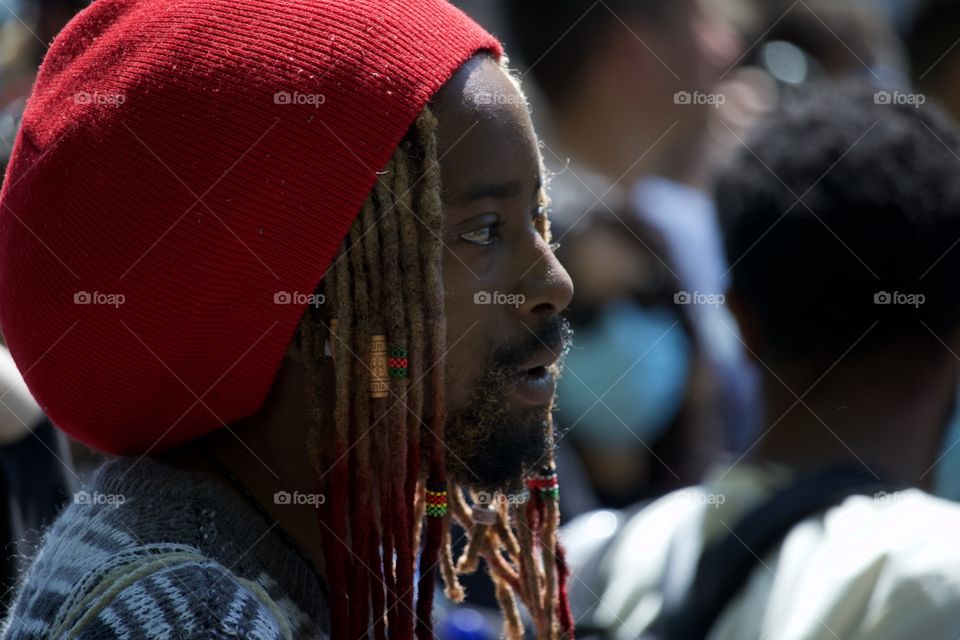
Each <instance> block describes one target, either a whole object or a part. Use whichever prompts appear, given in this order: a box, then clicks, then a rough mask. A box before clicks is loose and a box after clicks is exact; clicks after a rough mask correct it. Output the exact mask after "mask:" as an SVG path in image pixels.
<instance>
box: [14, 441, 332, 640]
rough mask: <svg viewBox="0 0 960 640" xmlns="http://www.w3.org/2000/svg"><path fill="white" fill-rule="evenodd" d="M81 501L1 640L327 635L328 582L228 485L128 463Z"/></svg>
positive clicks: (52, 530)
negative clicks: (227, 486)
mask: <svg viewBox="0 0 960 640" xmlns="http://www.w3.org/2000/svg"><path fill="white" fill-rule="evenodd" d="M77 496H78V497H77V498H76V499H75V500H74V501H73V503H71V504H70V505H69V506H68V507H67V508H66V509H64V511H63V512H62V513H61V514H60V515H59V516H58V518H57V519H56V520H55V521H54V522H53V523H52V524H51V525H50V527H49V528H48V530H47V531H46V532H45V533H44V536H43V541H42V543H41V544H40V546H39V547H38V551H37V553H36V556H35V558H34V559H33V561H32V563H31V564H30V567H29V568H28V570H27V571H26V572H25V573H24V575H23V576H22V578H21V581H20V583H19V584H18V586H17V595H16V598H15V600H14V603H13V606H12V607H11V610H10V613H9V615H8V618H7V620H6V621H5V623H4V625H3V627H2V631H0V639H2V640H21V639H27V638H31V639H32V638H44V639H45V638H57V639H59V638H72V639H73V638H76V639H77V640H106V639H111V640H115V639H125V640H126V639H129V640H141V639H143V640H154V639H157V640H159V639H161V638H162V639H167V640H179V639H181V638H204V639H210V640H213V639H220V638H244V639H248V638H249V639H266V640H274V639H277V640H279V639H281V638H284V639H286V638H290V639H297V640H299V639H311V640H313V639H320V638H327V637H328V635H327V634H328V633H329V631H328V629H329V620H328V614H327V610H326V606H325V602H326V600H327V599H326V586H325V585H324V583H323V581H322V579H321V578H320V577H319V576H318V575H317V574H316V573H315V571H314V570H313V568H312V567H310V566H309V565H308V564H307V563H306V562H305V561H304V560H303V559H302V558H301V557H300V556H299V555H298V554H297V553H296V552H294V551H293V550H292V549H291V548H290V547H288V546H287V545H286V544H285V543H284V542H283V541H282V540H281V539H280V538H279V537H278V535H277V533H276V531H275V527H276V525H274V524H273V523H270V522H267V521H266V520H265V519H264V517H263V516H261V515H260V514H259V513H258V512H257V511H256V510H255V509H254V508H253V507H252V506H251V505H249V504H248V503H247V502H246V501H245V500H243V499H242V498H241V497H239V496H238V495H236V494H234V493H232V492H231V491H230V490H229V489H227V488H226V487H222V486H220V485H218V484H216V483H213V482H211V481H209V480H208V479H206V478H205V477H203V476H201V475H199V474H196V473H193V472H189V471H184V470H181V469H177V468H174V467H171V466H168V465H166V464H163V463H160V462H158V461H156V460H154V459H152V458H149V457H142V458H138V457H120V458H116V459H114V460H111V461H109V462H107V463H105V464H104V465H102V466H101V467H100V468H99V469H98V470H97V471H96V472H95V474H94V475H93V477H92V480H91V482H90V483H89V486H87V487H85V488H84V490H83V491H81V492H80V493H78V494H77Z"/></svg>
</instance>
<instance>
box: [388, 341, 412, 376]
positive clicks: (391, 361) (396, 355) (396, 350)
mask: <svg viewBox="0 0 960 640" xmlns="http://www.w3.org/2000/svg"><path fill="white" fill-rule="evenodd" d="M407 364H408V361H407V350H406V349H404V348H402V347H393V348H392V349H390V357H389V358H388V359H387V368H388V373H389V374H390V377H391V378H406V377H407Z"/></svg>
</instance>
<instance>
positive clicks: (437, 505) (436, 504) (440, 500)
mask: <svg viewBox="0 0 960 640" xmlns="http://www.w3.org/2000/svg"><path fill="white" fill-rule="evenodd" d="M426 511H427V515H428V516H433V517H435V518H442V517H443V516H445V515H446V514H447V490H446V489H444V488H440V487H434V488H433V489H429V488H428V489H427V509H426Z"/></svg>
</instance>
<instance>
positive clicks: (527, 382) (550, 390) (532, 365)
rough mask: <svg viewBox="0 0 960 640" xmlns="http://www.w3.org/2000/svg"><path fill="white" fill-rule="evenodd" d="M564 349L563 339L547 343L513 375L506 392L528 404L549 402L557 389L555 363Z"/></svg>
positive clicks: (535, 404) (534, 404)
mask: <svg viewBox="0 0 960 640" xmlns="http://www.w3.org/2000/svg"><path fill="white" fill-rule="evenodd" d="M562 350H563V345H562V341H557V342H554V343H552V344H550V345H545V346H544V348H543V349H542V350H541V351H539V352H538V353H537V354H536V355H535V356H533V357H531V358H530V359H529V360H527V361H526V362H525V363H524V364H523V365H522V366H521V367H519V368H518V369H517V370H516V372H515V374H514V375H513V376H511V380H510V382H509V383H508V385H507V390H506V394H507V395H508V396H511V397H514V398H516V399H517V400H519V401H520V403H521V404H524V405H528V406H537V405H544V404H547V403H549V402H550V400H551V399H553V396H554V393H555V392H556V390H557V376H556V368H555V367H554V366H553V364H554V363H556V362H557V360H558V359H559V357H560V353H561V352H562Z"/></svg>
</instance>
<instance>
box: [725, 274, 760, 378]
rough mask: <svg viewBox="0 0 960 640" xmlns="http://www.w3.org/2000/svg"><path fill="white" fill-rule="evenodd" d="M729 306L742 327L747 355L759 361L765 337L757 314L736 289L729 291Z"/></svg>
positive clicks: (741, 331)
mask: <svg viewBox="0 0 960 640" xmlns="http://www.w3.org/2000/svg"><path fill="white" fill-rule="evenodd" d="M727 306H728V307H729V308H730V313H732V314H733V317H734V319H735V320H736V321H737V326H738V327H739V329H740V339H741V340H743V342H744V344H745V345H746V346H747V349H746V350H747V355H748V356H750V359H751V360H753V361H755V362H758V361H759V359H758V355H757V354H759V352H760V348H761V345H762V343H763V338H762V336H761V332H760V325H759V323H758V322H757V319H756V316H755V315H754V314H753V312H752V311H751V310H750V307H749V305H747V303H746V301H744V299H743V298H741V297H740V296H739V295H738V294H737V293H736V292H735V291H730V292H729V293H727Z"/></svg>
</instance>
